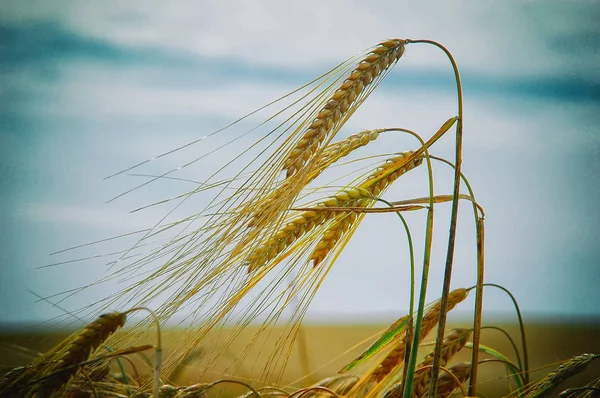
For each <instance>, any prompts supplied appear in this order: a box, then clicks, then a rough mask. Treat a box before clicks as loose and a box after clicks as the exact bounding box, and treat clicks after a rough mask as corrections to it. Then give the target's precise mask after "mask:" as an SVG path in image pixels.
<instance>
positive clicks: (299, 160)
mask: <svg viewBox="0 0 600 398" xmlns="http://www.w3.org/2000/svg"><path fill="white" fill-rule="evenodd" d="M404 43H405V42H404V40H400V39H395V40H387V41H384V42H382V43H380V44H379V45H378V46H377V47H375V49H374V50H373V51H371V52H370V53H369V54H368V55H367V56H366V57H365V59H363V60H362V61H361V62H360V64H359V65H358V66H357V67H356V68H355V69H354V70H353V71H352V73H351V74H350V76H348V78H347V79H346V80H345V81H344V83H342V85H341V86H340V88H339V89H338V90H337V91H336V92H335V93H334V94H333V95H332V96H331V99H329V101H327V103H326V104H325V105H324V106H323V108H322V109H321V111H320V112H319V113H318V114H317V116H316V118H315V119H314V120H313V122H312V123H311V125H310V127H309V128H308V130H306V132H305V133H304V135H303V137H302V138H301V139H300V141H299V142H298V143H297V144H296V146H295V147H294V149H292V151H291V152H290V154H289V155H288V158H287V159H286V160H285V163H284V166H283V170H285V171H286V176H287V177H290V176H292V175H294V174H295V173H296V172H297V171H298V170H299V169H300V168H302V167H303V166H304V164H305V163H306V162H307V161H308V160H309V159H310V158H311V157H312V156H313V154H314V153H315V152H316V151H317V150H318V149H319V146H320V145H321V144H322V143H323V141H325V138H326V137H327V135H328V134H329V133H330V132H331V131H332V130H334V126H336V124H338V122H340V120H341V119H342V116H343V115H344V114H345V113H346V112H347V111H348V109H350V107H351V106H352V105H353V103H354V101H355V100H356V99H357V98H358V97H359V95H360V94H361V93H362V91H363V90H364V88H365V87H367V86H368V85H369V84H371V82H372V81H373V80H374V79H375V78H376V77H377V76H379V75H380V74H381V73H382V72H383V71H385V70H386V69H388V68H389V67H390V66H391V65H393V64H394V63H395V62H396V61H398V59H400V57H401V56H402V54H404Z"/></svg>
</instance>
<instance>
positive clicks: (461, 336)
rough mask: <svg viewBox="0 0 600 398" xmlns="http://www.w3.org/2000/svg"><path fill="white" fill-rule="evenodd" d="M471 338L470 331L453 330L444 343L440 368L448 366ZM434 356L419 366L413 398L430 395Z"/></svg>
mask: <svg viewBox="0 0 600 398" xmlns="http://www.w3.org/2000/svg"><path fill="white" fill-rule="evenodd" d="M470 336H471V330H470V329H453V330H451V331H450V333H448V335H447V336H446V337H445V338H444V341H443V342H442V354H441V356H440V366H446V364H447V363H448V361H449V360H450V359H451V358H452V357H453V356H454V355H455V354H456V353H457V352H459V351H460V350H461V349H462V348H463V347H464V346H465V344H466V343H467V340H469V337H470ZM433 356H434V353H433V352H431V353H429V354H428V355H427V356H426V357H425V358H424V359H423V360H422V361H421V363H420V364H419V365H418V366H417V373H416V374H415V378H414V382H413V391H412V397H414V398H421V397H427V396H428V395H429V383H430V381H431V365H432V364H433ZM419 368H424V370H422V371H419Z"/></svg>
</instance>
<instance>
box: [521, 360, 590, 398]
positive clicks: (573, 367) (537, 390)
mask: <svg viewBox="0 0 600 398" xmlns="http://www.w3.org/2000/svg"><path fill="white" fill-rule="evenodd" d="M598 358H600V354H581V355H576V356H574V357H572V358H571V359H569V360H568V361H566V362H564V363H563V364H561V365H560V366H559V367H558V368H557V369H556V370H554V371H553V372H550V373H548V374H547V375H546V376H544V377H543V378H541V379H540V380H538V381H536V382H534V383H532V384H531V385H529V386H528V387H527V388H526V392H527V394H526V395H525V398H534V397H540V396H542V395H543V394H544V393H546V392H547V391H548V390H550V389H551V388H553V387H555V386H557V385H559V384H560V383H562V382H563V381H565V380H566V379H568V378H569V377H571V376H573V375H575V374H577V373H579V372H582V371H583V370H584V369H585V368H586V367H587V366H588V365H589V364H590V363H592V361H594V360H595V359H598Z"/></svg>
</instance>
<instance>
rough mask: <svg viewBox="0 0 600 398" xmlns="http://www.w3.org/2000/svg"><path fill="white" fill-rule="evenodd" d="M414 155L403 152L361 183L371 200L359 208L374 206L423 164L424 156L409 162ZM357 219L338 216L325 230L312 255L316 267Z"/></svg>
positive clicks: (351, 215) (346, 215) (348, 216)
mask: <svg viewBox="0 0 600 398" xmlns="http://www.w3.org/2000/svg"><path fill="white" fill-rule="evenodd" d="M412 154H413V152H412V151H407V152H402V153H400V154H399V155H397V156H395V157H393V158H391V159H388V160H386V161H385V163H384V164H383V165H382V166H380V167H378V168H377V170H376V171H375V172H374V173H373V174H371V175H370V176H369V177H368V178H367V179H366V180H365V181H364V182H363V183H361V184H360V185H359V186H360V187H361V188H363V189H366V190H367V191H368V192H369V193H370V195H369V197H370V198H371V199H370V200H365V201H362V202H361V204H360V206H357V207H368V206H371V205H373V204H374V203H375V198H376V197H377V196H378V195H379V194H381V193H382V192H383V191H384V190H385V189H386V188H387V187H389V186H390V184H391V183H392V182H394V181H395V180H396V179H398V178H399V177H400V176H401V175H403V174H404V173H406V172H408V171H409V170H412V169H414V168H415V167H417V166H419V165H420V164H421V163H422V162H423V157H422V156H418V157H415V158H414V159H413V160H411V161H408V162H407V159H409V158H410V156H411V155H412ZM356 218H357V216H356V213H352V212H350V213H348V214H339V215H337V216H336V221H335V222H334V223H333V224H332V225H331V226H330V227H329V228H328V229H327V230H325V232H324V234H323V236H322V237H321V240H320V241H319V243H317V246H316V247H315V249H314V251H313V252H312V254H311V255H310V260H312V261H313V265H314V266H315V267H316V266H317V265H319V263H321V261H323V260H324V259H325V257H326V256H327V254H329V253H330V252H331V251H332V250H333V249H334V248H335V245H336V243H337V242H338V241H339V240H340V239H341V238H342V236H343V235H344V234H345V233H346V232H347V231H348V230H349V229H350V227H351V226H352V225H353V224H354V222H355V221H356Z"/></svg>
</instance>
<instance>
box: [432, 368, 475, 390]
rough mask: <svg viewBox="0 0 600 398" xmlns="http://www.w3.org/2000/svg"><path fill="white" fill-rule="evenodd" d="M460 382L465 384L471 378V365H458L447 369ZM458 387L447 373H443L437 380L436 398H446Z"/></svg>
mask: <svg viewBox="0 0 600 398" xmlns="http://www.w3.org/2000/svg"><path fill="white" fill-rule="evenodd" d="M448 370H449V371H450V372H452V374H453V375H454V376H456V378H457V379H458V380H459V381H460V382H461V383H464V382H466V381H467V380H468V379H469V377H470V376H471V364H469V363H459V364H457V365H454V366H452V367H450V368H449V369H448ZM458 387H459V386H458V385H456V381H455V380H454V378H453V377H452V376H450V375H449V374H448V373H446V372H444V373H443V374H442V375H441V376H440V378H439V379H438V387H437V394H436V395H435V396H436V398H448V397H449V396H450V394H452V393H453V392H454V391H455V390H456V389H457V388H458Z"/></svg>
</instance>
